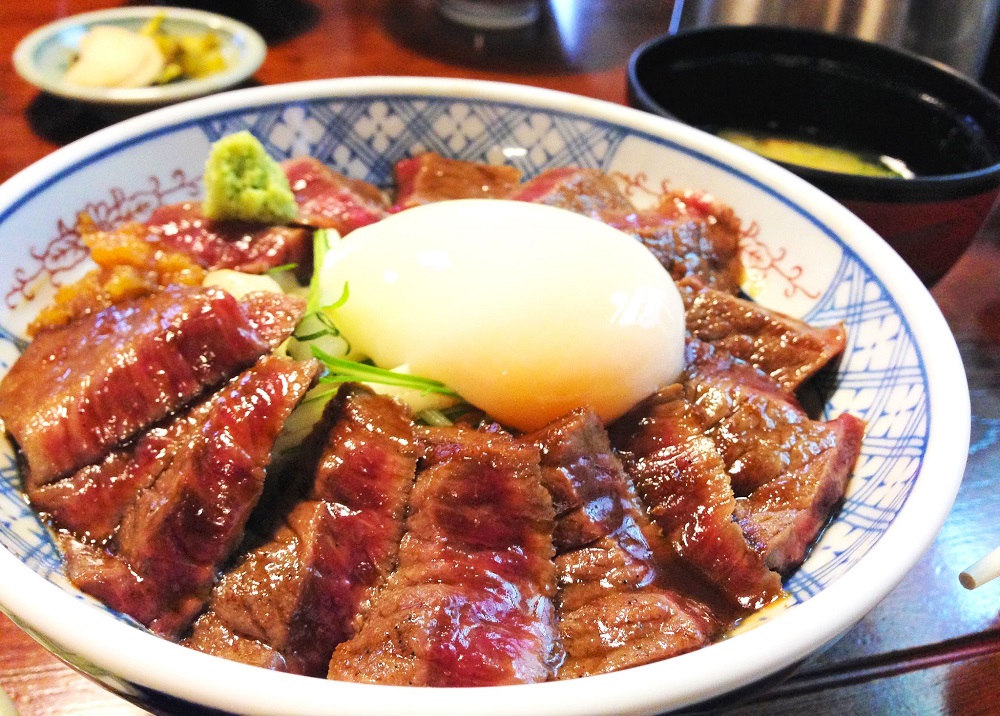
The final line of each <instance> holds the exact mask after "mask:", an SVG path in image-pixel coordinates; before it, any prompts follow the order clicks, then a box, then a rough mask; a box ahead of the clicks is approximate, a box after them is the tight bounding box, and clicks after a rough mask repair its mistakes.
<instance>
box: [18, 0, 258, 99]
mask: <svg viewBox="0 0 1000 716" xmlns="http://www.w3.org/2000/svg"><path fill="white" fill-rule="evenodd" d="M157 15H166V16H167V20H168V21H170V20H183V21H187V22H193V23H196V24H198V25H201V26H203V27H204V28H205V29H206V30H214V31H216V32H220V33H222V34H223V36H224V37H225V36H228V37H229V38H231V39H230V40H229V41H230V42H231V44H233V45H234V46H235V47H236V48H237V50H238V52H237V60H236V61H235V62H233V63H232V64H231V65H230V66H228V67H226V68H225V69H224V70H222V71H220V72H216V73H214V74H211V75H208V76H206V77H202V78H199V79H188V80H180V81H177V82H171V83H167V84H164V85H155V86H152V87H85V86H81V85H75V84H73V83H71V82H66V81H65V80H63V79H62V77H61V76H53V75H51V74H49V73H47V72H45V71H43V70H42V69H41V68H40V67H39V65H38V63H37V61H36V60H37V56H36V53H37V51H38V49H39V48H40V47H41V46H42V45H44V44H45V43H46V42H48V41H49V40H51V39H52V38H54V37H56V36H57V35H59V34H60V33H62V32H65V31H66V30H69V29H72V28H77V27H85V26H91V25H97V24H102V23H111V24H115V23H120V22H122V21H135V20H148V19H151V18H153V17H155V16H157ZM266 55H267V43H266V42H265V41H264V38H263V37H261V35H260V33H258V32H257V31H256V30H254V29H253V28H252V27H250V26H249V25H247V24H245V23H242V22H240V21H238V20H234V19H233V18H230V17H226V16H225V15H218V14H216V13H213V12H208V11H205V10H195V9H189V8H176V7H166V6H132V7H121V8H110V9H107V10H94V11H92V12H85V13H81V14H79V15H71V16H70V17H66V18H63V19H61V20H56V21H55V22H51V23H49V24H47V25H43V26H42V27H40V28H38V29H36V30H33V31H32V32H30V33H29V34H27V35H26V36H25V37H24V38H22V39H21V41H20V42H18V44H17V46H16V47H15V48H14V54H13V56H12V57H13V63H14V69H15V70H16V71H17V73H18V74H19V75H21V77H22V78H23V79H24V80H25V81H27V82H29V83H31V84H33V85H35V86H36V87H38V88H39V89H41V90H43V91H45V92H48V93H50V94H53V95H56V96H59V97H63V98H66V99H72V100H77V101H80V102H88V103H94V104H104V105H117V106H135V107H155V106H158V105H164V104H168V103H172V102H179V101H182V100H187V99H192V98H195V97H199V96H202V95H206V94H210V93H212V92H216V91H218V90H221V89H225V88H227V87H232V86H234V85H236V84H239V83H240V82H242V81H244V80H246V79H247V78H249V77H250V76H251V75H253V73H254V72H256V71H257V70H258V69H259V68H260V66H261V65H262V64H263V62H264V58H265V56H266Z"/></svg>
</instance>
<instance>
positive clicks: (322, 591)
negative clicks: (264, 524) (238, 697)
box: [184, 384, 416, 676]
mask: <svg viewBox="0 0 1000 716" xmlns="http://www.w3.org/2000/svg"><path fill="white" fill-rule="evenodd" d="M303 452H304V455H303V457H302V459H300V460H298V461H296V463H295V464H294V465H292V466H291V467H290V468H288V469H287V470H286V472H291V473H292V474H290V475H288V478H287V479H290V480H295V479H296V478H298V479H300V480H304V481H307V482H308V481H311V483H312V484H311V487H309V488H308V492H307V494H306V496H305V497H304V498H303V499H300V500H299V501H298V502H297V503H296V504H295V506H294V507H293V508H292V509H291V512H290V513H289V514H288V515H287V517H286V518H285V520H284V523H283V524H282V525H281V526H280V527H279V528H278V529H277V530H276V532H275V534H274V535H273V537H271V538H270V539H269V540H267V541H266V542H265V543H264V544H263V545H261V546H260V547H258V548H256V549H254V550H252V551H251V552H250V553H249V554H247V555H246V556H245V558H243V559H242V560H241V561H240V563H239V564H238V565H237V566H236V567H235V568H234V569H232V570H231V571H229V572H228V573H227V574H225V575H224V576H223V577H222V579H221V580H220V581H219V583H218V584H217V585H216V587H215V589H214V591H213V594H212V599H211V601H210V603H209V608H208V611H207V612H206V613H205V614H204V615H202V616H201V617H200V618H199V619H198V621H197V623H196V624H195V628H194V632H193V634H192V635H191V637H189V638H188V639H187V640H185V642H184V643H185V645H187V646H191V647H193V648H196V649H198V650H200V651H204V652H207V653H210V654H215V655H217V656H223V657H226V658H230V659H233V660H235V661H244V662H249V663H258V662H260V661H266V662H268V663H269V664H271V667H270V668H275V669H280V670H282V671H291V672H293V673H299V674H306V675H309V676H325V675H326V672H327V668H328V665H329V661H330V656H331V655H332V654H333V649H334V647H335V646H336V645H337V644H339V643H340V642H342V641H344V640H345V639H347V638H349V637H350V636H352V635H353V634H354V629H355V625H356V623H357V620H358V619H359V617H360V614H361V612H362V610H363V609H365V608H366V607H367V605H368V601H369V600H370V599H371V597H372V596H373V595H374V593H375V591H376V589H377V588H378V587H380V586H381V585H382V584H383V583H384V582H385V580H386V579H387V578H388V576H389V574H390V573H391V571H392V570H393V569H394V568H395V564H396V555H397V551H398V547H399V541H400V538H401V537H402V532H403V519H404V517H405V515H406V505H407V502H408V498H409V493H410V488H411V486H412V483H413V477H414V472H415V469H416V446H415V444H414V428H413V424H412V422H411V420H410V418H409V415H408V414H407V411H406V410H405V408H403V406H401V405H400V404H399V403H396V402H395V401H393V400H392V399H390V398H387V397H384V396H377V395H375V394H374V393H372V392H371V391H370V390H369V389H367V388H363V387H361V386H359V385H354V384H347V385H344V386H342V387H341V388H340V390H339V392H338V394H337V397H336V398H334V399H333V400H331V401H330V403H328V404H327V406H326V409H325V410H324V417H323V419H322V420H321V421H320V422H319V423H318V424H317V426H316V428H315V429H314V431H313V434H312V436H311V438H310V440H309V441H308V444H307V445H306V446H305V447H304V448H303Z"/></svg>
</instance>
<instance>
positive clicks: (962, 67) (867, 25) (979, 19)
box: [670, 0, 1000, 78]
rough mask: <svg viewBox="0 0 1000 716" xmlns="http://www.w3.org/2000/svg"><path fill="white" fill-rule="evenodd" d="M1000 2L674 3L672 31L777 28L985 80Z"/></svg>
mask: <svg viewBox="0 0 1000 716" xmlns="http://www.w3.org/2000/svg"><path fill="white" fill-rule="evenodd" d="M998 9H1000V0H675V3H674V12H673V17H672V18H671V27H670V30H671V32H678V31H680V30H685V29H689V28H698V27H711V26H715V25H777V26H783V27H801V28H807V29H811V30H822V31H825V32H831V33H836V34H840V35H848V36H850V37H856V38H859V39H862V40H870V41H873V42H878V43H881V44H884V45H889V46H891V47H897V48H902V49H906V50H911V51H913V52H916V53H918V54H921V55H924V56H925V57H930V58H932V59H935V60H939V61H941V62H944V63H945V64H947V65H950V66H952V67H954V68H955V69H957V70H958V71H959V72H962V73H964V74H966V75H969V76H970V77H975V78H978V77H980V76H981V75H982V71H983V66H984V64H985V62H986V56H987V53H988V51H989V48H990V42H991V40H992V39H993V32H994V29H995V27H996V22H997V13H998Z"/></svg>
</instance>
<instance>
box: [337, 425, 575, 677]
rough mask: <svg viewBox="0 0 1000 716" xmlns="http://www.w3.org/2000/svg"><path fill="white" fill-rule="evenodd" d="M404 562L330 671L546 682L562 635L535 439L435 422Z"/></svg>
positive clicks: (548, 517) (548, 508)
mask: <svg viewBox="0 0 1000 716" xmlns="http://www.w3.org/2000/svg"><path fill="white" fill-rule="evenodd" d="M423 438H424V440H425V442H426V454H425V457H424V458H423V459H422V462H421V467H422V470H421V471H418V475H417V481H416V484H415V485H414V488H413V493H412V496H411V504H410V514H409V517H408V518H407V533H406V534H405V536H404V537H403V542H402V544H401V546H400V551H399V569H398V570H397V571H396V572H395V573H393V575H392V576H391V577H390V579H389V582H388V584H387V585H386V587H385V589H383V590H382V591H381V592H380V593H379V595H378V596H377V597H376V598H375V600H374V601H373V603H372V608H371V610H370V611H369V612H368V613H367V615H366V617H365V619H364V622H363V623H362V625H361V628H360V630H359V631H358V633H357V635H356V636H355V637H354V638H353V639H351V640H349V641H346V642H344V643H343V644H341V645H340V646H338V647H337V649H336V650H335V652H334V655H333V659H332V660H331V662H330V673H329V676H330V678H333V679H340V680H343V681H362V682H370V683H382V684H406V685H413V686H417V685H422V686H488V685H500V684H515V683H528V682H538V681H545V680H546V679H548V678H549V677H550V676H551V674H552V665H551V660H552V656H553V651H554V649H555V644H556V626H555V617H554V610H553V606H552V597H553V594H554V592H555V568H554V566H553V564H552V551H553V550H552V520H553V514H552V503H551V499H550V498H549V495H548V493H547V492H546V491H545V488H543V487H542V485H541V483H540V478H539V466H538V462H539V455H538V449H537V448H535V447H534V446H530V445H527V444H525V443H520V442H517V441H515V440H514V439H513V438H511V437H510V436H508V435H506V434H504V433H499V432H498V433H486V432H476V431H473V430H468V429H462V428H429V429H427V430H426V432H425V433H424V434H423Z"/></svg>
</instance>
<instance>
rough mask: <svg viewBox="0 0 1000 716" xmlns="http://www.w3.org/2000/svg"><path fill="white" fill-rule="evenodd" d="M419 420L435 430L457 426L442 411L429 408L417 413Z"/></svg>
mask: <svg viewBox="0 0 1000 716" xmlns="http://www.w3.org/2000/svg"><path fill="white" fill-rule="evenodd" d="M417 420H420V421H421V422H423V423H425V424H426V425H430V426H431V427H434V428H444V427H448V426H449V425H454V424H455V423H453V422H452V421H451V420H449V419H448V416H447V415H445V414H444V413H443V412H441V411H440V410H434V409H433V408H428V409H427V410H421V411H420V412H419V413H417Z"/></svg>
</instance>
